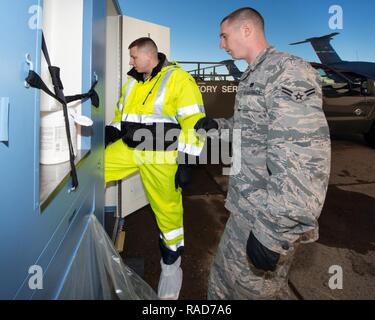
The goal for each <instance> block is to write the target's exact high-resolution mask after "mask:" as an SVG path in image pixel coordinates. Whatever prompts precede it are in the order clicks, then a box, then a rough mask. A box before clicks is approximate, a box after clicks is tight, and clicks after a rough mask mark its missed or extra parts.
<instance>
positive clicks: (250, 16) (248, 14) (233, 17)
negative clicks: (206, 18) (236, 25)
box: [220, 7, 264, 31]
mask: <svg viewBox="0 0 375 320" xmlns="http://www.w3.org/2000/svg"><path fill="white" fill-rule="evenodd" d="M227 20H228V21H229V22H233V21H238V22H240V21H241V22H242V21H245V20H251V21H252V22H253V23H255V24H256V25H259V27H260V28H261V29H262V30H263V31H264V18H263V17H262V15H261V14H260V13H259V12H258V11H257V10H255V9H253V8H250V7H244V8H240V9H237V10H236V11H233V12H232V13H231V14H229V15H227V16H226V17H225V18H224V19H223V20H222V21H221V23H220V25H222V24H223V23H224V22H225V21H227Z"/></svg>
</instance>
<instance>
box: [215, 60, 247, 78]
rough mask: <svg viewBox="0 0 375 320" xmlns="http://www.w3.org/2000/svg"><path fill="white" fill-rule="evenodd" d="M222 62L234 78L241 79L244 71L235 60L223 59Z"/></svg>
mask: <svg viewBox="0 0 375 320" xmlns="http://www.w3.org/2000/svg"><path fill="white" fill-rule="evenodd" d="M220 63H222V64H224V65H225V67H226V68H227V69H228V72H229V74H230V75H231V76H232V77H233V78H234V80H236V81H238V80H240V78H241V76H242V72H241V71H240V70H239V69H238V68H237V66H236V65H235V64H234V61H233V60H224V61H221V62H220Z"/></svg>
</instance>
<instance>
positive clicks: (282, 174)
mask: <svg viewBox="0 0 375 320" xmlns="http://www.w3.org/2000/svg"><path fill="white" fill-rule="evenodd" d="M216 120H217V121H218V123H219V129H220V130H221V129H228V128H229V129H234V130H236V129H237V130H238V129H240V130H241V133H240V134H241V137H242V139H234V140H233V159H232V160H233V163H236V162H237V163H238V165H237V168H235V167H236V165H234V166H232V169H231V170H232V173H231V176H230V179H229V187H228V196H227V199H226V205H225V207H226V208H227V209H228V210H229V211H231V212H232V214H237V215H241V217H240V218H241V220H243V219H245V220H246V221H247V222H248V223H249V225H250V228H251V229H252V231H253V233H254V235H255V237H256V238H257V239H258V240H259V241H260V242H261V243H262V244H263V245H265V246H266V247H268V248H269V249H271V250H273V251H275V252H279V253H281V254H286V253H287V252H289V251H290V250H292V249H293V243H294V242H296V241H301V242H311V241H315V240H317V238H318V222H317V219H318V217H319V215H320V213H321V210H322V206H323V203H324V200H325V196H326V192H327V187H328V179H329V172H330V160H331V149H330V137H329V130H328V126H327V121H326V119H325V116H324V113H323V111H322V91H321V84H320V78H319V75H318V73H317V71H315V69H313V68H312V67H311V66H310V64H308V63H307V62H305V61H303V60H301V59H300V58H298V57H295V56H291V55H289V54H286V53H281V52H278V51H277V50H276V49H274V48H273V47H269V48H267V49H265V50H264V51H263V52H262V53H261V54H260V55H259V56H258V57H257V58H256V60H255V61H254V62H253V63H252V64H251V65H249V67H248V68H247V70H246V71H245V72H244V74H243V75H242V78H241V81H240V84H239V87H238V93H237V96H236V103H235V110H234V115H233V117H232V118H230V119H216ZM239 165H240V167H239Z"/></svg>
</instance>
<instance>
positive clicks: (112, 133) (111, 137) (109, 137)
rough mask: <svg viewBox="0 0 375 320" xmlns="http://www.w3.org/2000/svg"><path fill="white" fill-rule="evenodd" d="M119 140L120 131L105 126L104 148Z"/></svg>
mask: <svg viewBox="0 0 375 320" xmlns="http://www.w3.org/2000/svg"><path fill="white" fill-rule="evenodd" d="M120 138H121V131H120V130H118V129H116V128H115V127H113V126H105V147H107V145H108V144H110V143H112V142H115V141H117V140H118V139H120Z"/></svg>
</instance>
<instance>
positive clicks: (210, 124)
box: [194, 117, 219, 131]
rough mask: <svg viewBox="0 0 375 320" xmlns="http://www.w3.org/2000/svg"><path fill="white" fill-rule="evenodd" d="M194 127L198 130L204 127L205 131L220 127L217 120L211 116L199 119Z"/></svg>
mask: <svg viewBox="0 0 375 320" xmlns="http://www.w3.org/2000/svg"><path fill="white" fill-rule="evenodd" d="M194 129H195V130H196V131H198V130H200V129H203V130H205V131H209V130H211V129H216V130H217V129H219V124H218V123H217V122H216V121H215V120H213V119H211V118H208V117H204V118H202V119H199V120H198V121H197V123H196V124H195V126H194Z"/></svg>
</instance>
